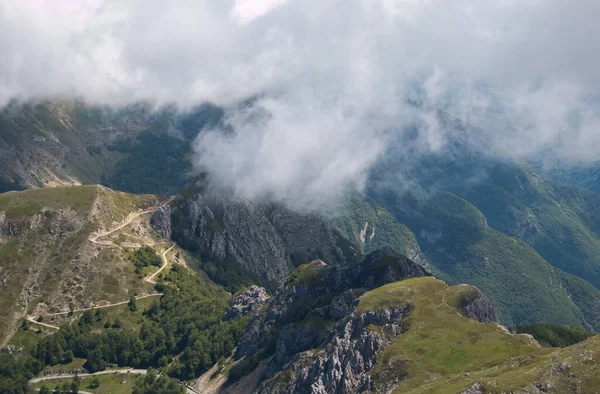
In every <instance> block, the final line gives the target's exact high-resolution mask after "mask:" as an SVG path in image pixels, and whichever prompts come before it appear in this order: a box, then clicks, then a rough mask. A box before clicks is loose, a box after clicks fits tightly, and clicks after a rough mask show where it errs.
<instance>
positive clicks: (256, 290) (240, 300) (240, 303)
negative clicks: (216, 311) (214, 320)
mask: <svg viewBox="0 0 600 394" xmlns="http://www.w3.org/2000/svg"><path fill="white" fill-rule="evenodd" d="M268 300H269V296H268V295H267V291H266V290H265V289H264V287H258V286H250V287H249V288H248V289H246V290H245V291H243V292H242V293H240V294H239V295H237V296H234V297H233V298H232V299H231V300H229V308H228V309H227V310H226V311H225V314H224V315H223V320H224V321H227V320H231V319H235V318H237V317H240V316H246V315H248V314H250V313H255V312H257V311H258V309H259V308H260V307H261V306H262V305H264V304H265V303H266V302H267V301H268Z"/></svg>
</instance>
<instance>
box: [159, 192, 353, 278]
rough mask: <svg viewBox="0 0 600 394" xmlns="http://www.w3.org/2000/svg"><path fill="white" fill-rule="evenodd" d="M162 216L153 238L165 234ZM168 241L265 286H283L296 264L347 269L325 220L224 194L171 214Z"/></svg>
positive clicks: (178, 206) (182, 205)
mask: <svg viewBox="0 0 600 394" xmlns="http://www.w3.org/2000/svg"><path fill="white" fill-rule="evenodd" d="M164 215H165V212H158V211H157V213H156V214H155V216H156V219H155V220H154V221H153V222H152V225H153V227H154V228H155V229H156V230H157V232H159V233H160V232H163V233H165V232H167V230H166V229H167V228H168V222H167V221H166V219H165V218H163V216H164ZM171 222H172V224H171V228H172V229H173V230H172V233H171V238H172V239H173V240H174V241H176V242H177V243H179V244H180V245H181V246H183V247H185V248H186V249H188V250H190V251H192V252H195V253H198V254H200V256H201V257H202V258H204V259H206V260H215V261H229V262H234V263H237V264H239V265H242V266H243V267H245V268H247V269H248V270H249V271H250V272H252V273H254V274H257V275H259V276H261V277H263V278H265V279H267V280H268V281H272V282H276V283H282V282H283V280H284V279H285V278H286V276H287V275H288V274H289V273H290V272H291V271H292V270H293V269H294V264H293V263H296V264H300V263H306V262H309V261H311V260H313V259H316V258H325V259H327V261H328V262H329V263H330V264H346V263H347V262H348V258H347V256H345V255H344V253H343V252H342V250H341V249H340V248H339V247H338V246H337V244H336V242H337V239H336V236H335V234H334V233H333V232H332V230H331V229H330V228H329V226H328V225H327V224H326V223H325V221H324V220H322V219H320V218H319V217H318V216H314V215H303V214H300V213H296V212H293V211H290V210H288V209H286V208H284V207H283V206H279V205H277V204H267V205H261V204H255V203H250V202H248V201H243V200H241V199H238V198H236V197H235V196H232V195H230V194H226V193H222V192H219V193H217V192H214V191H210V192H205V193H204V194H202V195H200V194H198V195H196V196H195V197H194V198H191V199H187V200H183V201H178V202H176V203H174V204H173V205H172V210H171Z"/></svg>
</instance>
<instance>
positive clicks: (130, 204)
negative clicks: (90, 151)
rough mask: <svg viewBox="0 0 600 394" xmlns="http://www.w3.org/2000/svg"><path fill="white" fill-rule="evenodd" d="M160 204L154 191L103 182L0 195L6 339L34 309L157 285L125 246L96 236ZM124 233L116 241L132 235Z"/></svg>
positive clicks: (2, 331)
mask: <svg viewBox="0 0 600 394" xmlns="http://www.w3.org/2000/svg"><path fill="white" fill-rule="evenodd" d="M156 204H158V200H157V198H156V197H154V196H151V195H131V194H126V193H121V192H114V191H112V190H110V189H107V188H105V187H102V186H76V187H59V188H48V189H37V190H26V191H14V192H8V193H4V194H0V309H1V310H2V311H3V313H2V316H1V317H0V337H1V338H2V339H3V340H7V339H8V338H9V337H10V335H11V334H12V333H13V332H14V329H15V327H14V326H15V324H16V322H17V321H18V320H19V319H21V318H23V317H25V316H27V315H28V314H38V312H45V313H52V312H60V311H65V310H66V311H68V310H69V306H70V305H71V307H72V308H84V307H87V306H89V305H90V303H92V302H96V301H99V300H104V302H110V301H114V300H119V301H122V300H123V299H127V298H128V297H129V296H130V295H131V294H134V293H143V292H145V291H146V292H147V291H150V290H151V285H150V284H148V283H144V282H142V281H140V280H138V275H137V274H136V273H135V272H134V267H133V265H132V264H131V263H130V262H129V260H128V258H127V256H126V254H125V253H124V252H123V251H122V250H121V249H120V248H115V247H112V246H111V245H106V244H103V243H101V242H92V241H91V240H90V238H93V236H94V234H100V233H102V232H103V231H105V230H106V229H107V228H110V227H112V226H113V225H116V224H118V223H120V222H122V221H124V220H126V219H127V217H128V215H129V214H130V213H131V212H136V211H138V210H139V211H142V210H144V209H146V208H148V207H150V206H153V205H156ZM148 228H149V227H148ZM145 231H147V230H144V226H141V227H139V228H138V229H137V230H133V231H132V234H131V237H130V238H131V239H130V240H129V241H131V242H132V244H133V243H134V238H135V236H140V237H143V236H145V235H146V233H144V232H145ZM134 233H135V234H134ZM116 235H118V234H115V236H116ZM122 237H123V238H122V240H115V241H116V242H120V241H123V242H126V241H128V238H127V237H126V236H124V235H122ZM157 238H158V237H157ZM105 242H106V240H105Z"/></svg>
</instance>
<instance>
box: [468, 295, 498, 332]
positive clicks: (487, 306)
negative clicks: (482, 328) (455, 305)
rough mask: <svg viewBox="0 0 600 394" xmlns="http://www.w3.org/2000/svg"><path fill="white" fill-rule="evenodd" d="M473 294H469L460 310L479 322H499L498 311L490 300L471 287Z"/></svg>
mask: <svg viewBox="0 0 600 394" xmlns="http://www.w3.org/2000/svg"><path fill="white" fill-rule="evenodd" d="M473 292H474V294H472V295H470V296H469V298H468V299H467V300H465V303H464V304H463V305H461V308H460V310H461V312H462V313H464V314H465V315H466V316H468V317H470V318H471V319H473V320H476V321H478V322H481V323H493V324H500V319H499V318H498V313H497V312H496V309H495V308H494V305H493V304H492V301H491V300H490V299H489V298H488V297H487V296H486V295H485V294H483V293H482V292H481V291H479V290H478V289H476V288H473Z"/></svg>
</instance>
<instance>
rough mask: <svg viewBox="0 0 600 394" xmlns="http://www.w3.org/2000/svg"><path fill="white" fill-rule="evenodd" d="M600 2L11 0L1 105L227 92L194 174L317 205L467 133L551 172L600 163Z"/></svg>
mask: <svg viewBox="0 0 600 394" xmlns="http://www.w3.org/2000/svg"><path fill="white" fill-rule="evenodd" d="M599 12H600V5H597V4H596V3H594V2H589V1H585V0H578V1H576V2H569V4H566V3H565V2H562V1H558V0H556V1H554V0H553V1H546V2H540V1H536V0H527V1H519V2H516V1H504V2H496V1H485V2H477V3H473V2H469V1H463V0H461V1H458V2H451V3H448V2H445V1H441V0H429V1H426V0H377V1H367V0H351V1H339V0H331V1H325V2H323V1H317V0H310V1H292V0H288V1H283V0H282V1H272V0H270V1H267V0H257V1H248V0H246V1H243V0H237V1H233V0H228V1H219V2H215V1H208V0H203V1H197V2H193V3H190V2H185V1H176V2H175V3H169V4H165V3H164V2H159V1H154V0H152V1H131V2H126V3H122V2H112V1H103V0H88V1H83V2H61V3H60V5H56V4H51V3H48V2H44V1H41V0H32V1H27V2H10V1H3V2H2V3H1V4H0V22H1V23H0V37H2V38H1V39H0V50H1V51H2V53H3V56H2V60H0V74H1V75H2V79H1V81H0V105H3V106H4V105H6V104H8V103H9V102H11V101H14V100H17V101H21V102H27V101H31V100H43V99H54V98H74V97H78V98H81V99H83V100H84V101H86V102H88V103H90V104H94V105H106V106H110V107H116V108H118V107H120V106H123V105H127V104H132V103H137V102H148V103H150V105H151V106H153V107H154V108H157V109H158V108H161V107H163V106H165V105H173V104H175V106H176V107H178V108H179V109H180V111H183V112H185V111H188V110H190V109H192V108H194V107H195V106H196V105H198V104H200V103H203V102H212V103H215V104H217V105H220V106H223V107H224V108H226V109H227V110H226V113H225V120H224V124H227V125H229V126H231V127H229V128H228V129H227V130H229V132H228V133H224V132H223V131H222V130H221V129H220V128H217V129H210V128H209V129H207V130H204V132H203V133H201V134H200V136H199V137H198V140H197V141H196V144H195V152H196V158H195V160H194V163H195V164H196V167H197V168H198V169H201V170H206V171H208V172H210V173H211V174H213V175H214V177H215V178H216V179H217V180H218V181H219V182H220V183H222V184H224V185H226V186H228V187H231V188H233V189H235V190H236V191H237V192H239V193H240V194H242V195H244V196H246V197H250V198H265V197H268V198H271V199H276V200H281V201H286V202H288V203H289V204H290V205H291V206H294V207H297V208H299V209H306V208H307V207H314V206H320V205H323V204H327V203H329V202H330V201H331V200H332V199H333V200H334V199H335V198H336V196H339V195H340V194H343V193H344V190H346V189H347V188H358V189H362V187H363V186H364V184H365V180H366V177H367V173H368V171H369V169H370V168H372V166H373V165H374V163H376V162H377V161H378V160H379V159H381V157H382V156H383V155H385V154H390V155H392V156H405V157H407V162H410V159H411V158H412V157H418V155H421V154H423V153H429V152H445V151H450V150H451V148H452V146H453V143H454V142H455V141H456V140H457V139H458V140H459V141H460V142H461V144H465V145H467V146H469V147H470V148H472V149H475V150H477V151H481V152H484V153H485V154H487V155H490V156H492V157H497V158H498V157H499V158H511V159H512V158H516V159H538V160H539V159H540V157H542V160H541V161H542V162H544V164H545V165H547V166H551V165H552V161H549V159H548V160H546V159H545V158H546V157H548V158H559V159H560V160H563V161H567V162H570V161H577V162H581V161H583V162H585V161H589V160H593V159H595V158H597V155H598V154H599V153H600V152H599V150H600V148H598V147H600V141H599V139H600V134H599V133H598V132H597V129H598V125H599V124H600V117H599V116H600V115H599V112H598V105H597V103H598V102H597V99H598V97H597V91H598V87H600V80H599V78H598V76H597V72H596V69H597V67H596V66H597V64H598V60H599V59H598V53H600V48H599V47H598V46H599V45H600V44H598V42H597V40H594V39H593V37H596V36H597V35H598V33H600V32H599V31H598V30H599V29H600V28H599V27H598V26H597V23H596V21H595V16H596V15H598V13H599ZM248 99H250V100H248ZM440 111H443V112H444V114H445V116H447V117H449V118H450V119H457V120H458V121H460V122H461V123H462V124H463V125H466V127H463V128H462V129H460V130H458V131H457V130H456V128H455V127H453V125H451V124H449V123H448V122H444V121H443V120H441V119H440V115H439V114H440ZM390 147H391V148H390Z"/></svg>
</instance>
